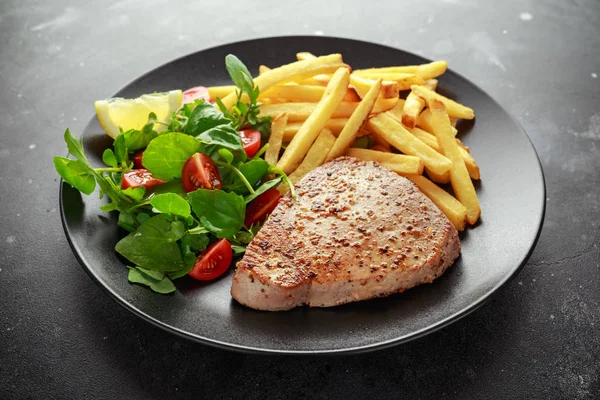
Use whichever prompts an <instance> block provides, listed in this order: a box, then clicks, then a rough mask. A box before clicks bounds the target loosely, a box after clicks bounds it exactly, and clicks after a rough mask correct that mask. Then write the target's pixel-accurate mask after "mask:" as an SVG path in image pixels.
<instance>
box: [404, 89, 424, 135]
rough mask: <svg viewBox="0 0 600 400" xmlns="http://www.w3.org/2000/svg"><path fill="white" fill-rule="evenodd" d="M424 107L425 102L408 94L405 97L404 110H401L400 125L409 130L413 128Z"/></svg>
mask: <svg viewBox="0 0 600 400" xmlns="http://www.w3.org/2000/svg"><path fill="white" fill-rule="evenodd" d="M424 107H425V100H423V99H422V98H420V97H419V96H417V95H416V94H414V93H413V92H410V93H409V94H408V96H406V102H404V108H403V109H402V123H403V124H404V125H406V126H407V127H409V128H414V127H415V125H417V117H418V116H419V114H420V113H421V111H423V108H424Z"/></svg>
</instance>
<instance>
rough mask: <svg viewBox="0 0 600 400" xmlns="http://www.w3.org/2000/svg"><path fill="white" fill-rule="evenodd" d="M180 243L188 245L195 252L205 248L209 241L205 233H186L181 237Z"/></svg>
mask: <svg viewBox="0 0 600 400" xmlns="http://www.w3.org/2000/svg"><path fill="white" fill-rule="evenodd" d="M181 243H183V244H185V245H186V246H189V248H190V249H191V250H193V251H195V252H200V251H203V250H204V249H206V247H207V246H208V243H209V238H208V235H207V234H205V233H195V234H190V233H186V234H185V235H184V236H183V237H182V238H181Z"/></svg>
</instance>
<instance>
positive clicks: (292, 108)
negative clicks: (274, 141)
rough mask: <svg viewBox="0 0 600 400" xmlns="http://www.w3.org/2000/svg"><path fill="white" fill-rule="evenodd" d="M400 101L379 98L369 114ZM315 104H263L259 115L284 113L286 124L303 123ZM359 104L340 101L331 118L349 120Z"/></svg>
mask: <svg viewBox="0 0 600 400" xmlns="http://www.w3.org/2000/svg"><path fill="white" fill-rule="evenodd" d="M400 101H401V100H400V99H398V100H397V99H382V98H380V97H379V98H377V101H376V102H375V105H374V106H373V110H371V113H372V114H378V113H381V112H384V111H386V110H389V109H392V108H394V107H395V106H396V105H397V104H398V102H400ZM317 104H318V103H276V104H264V105H261V106H260V115H261V116H269V117H272V118H274V117H276V116H277V115H279V114H283V113H286V114H287V115H288V122H298V121H305V120H307V119H308V117H309V116H310V115H311V114H312V113H313V112H314V111H315V109H316V108H317ZM359 104H360V103H359V102H347V101H342V102H341V103H340V104H339V105H338V106H337V108H336V109H335V110H334V111H333V114H332V115H331V118H350V116H351V115H352V113H353V112H354V111H355V110H356V108H357V107H358V105H359Z"/></svg>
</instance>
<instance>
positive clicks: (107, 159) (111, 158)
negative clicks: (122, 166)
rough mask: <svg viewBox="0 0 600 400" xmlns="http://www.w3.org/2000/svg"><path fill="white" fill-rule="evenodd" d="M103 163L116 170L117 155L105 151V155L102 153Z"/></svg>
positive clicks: (107, 150)
mask: <svg viewBox="0 0 600 400" xmlns="http://www.w3.org/2000/svg"><path fill="white" fill-rule="evenodd" d="M102 162H103V163H104V164H106V165H108V166H109V167H113V168H116V167H117V164H118V163H117V157H116V156H115V153H113V151H112V150H111V149H106V150H104V153H102Z"/></svg>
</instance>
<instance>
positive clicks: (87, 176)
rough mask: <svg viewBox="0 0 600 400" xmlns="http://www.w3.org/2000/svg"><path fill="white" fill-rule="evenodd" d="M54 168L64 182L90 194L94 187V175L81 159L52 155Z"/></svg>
mask: <svg viewBox="0 0 600 400" xmlns="http://www.w3.org/2000/svg"><path fill="white" fill-rule="evenodd" d="M54 168H56V172H58V174H59V175H60V177H61V178H63V179H64V181H65V182H67V183H68V184H69V185H71V186H73V187H74V188H75V189H77V190H79V191H80V192H82V193H85V194H87V195H90V194H92V192H93V191H94V189H95V188H96V180H95V179H94V176H93V175H92V174H91V173H90V171H89V168H87V167H86V166H85V164H83V163H82V162H81V161H78V160H70V159H68V158H64V157H54Z"/></svg>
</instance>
